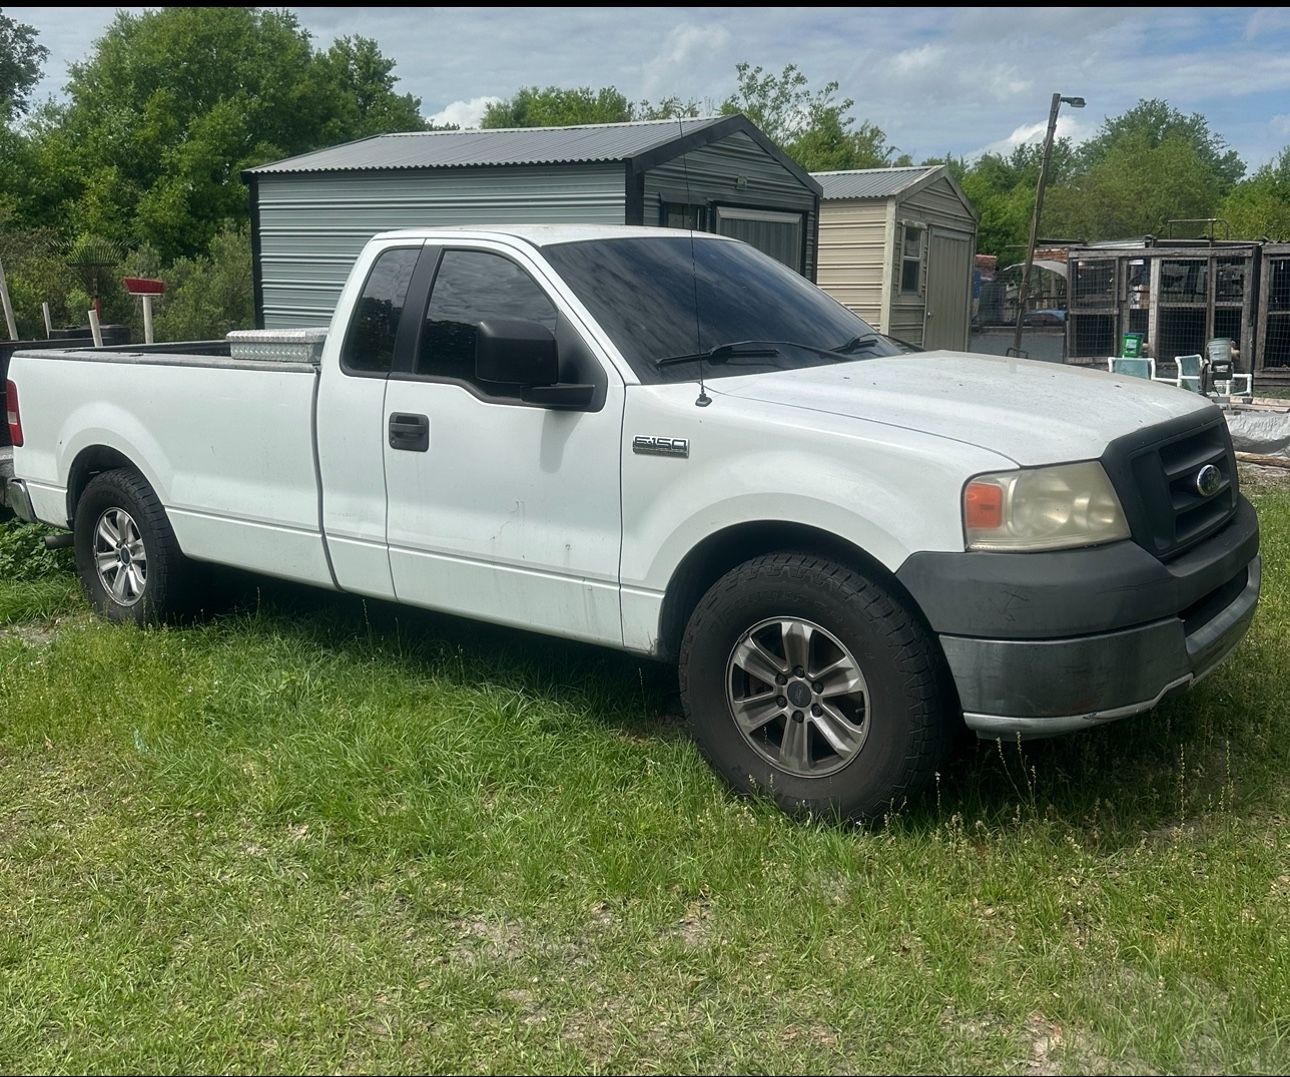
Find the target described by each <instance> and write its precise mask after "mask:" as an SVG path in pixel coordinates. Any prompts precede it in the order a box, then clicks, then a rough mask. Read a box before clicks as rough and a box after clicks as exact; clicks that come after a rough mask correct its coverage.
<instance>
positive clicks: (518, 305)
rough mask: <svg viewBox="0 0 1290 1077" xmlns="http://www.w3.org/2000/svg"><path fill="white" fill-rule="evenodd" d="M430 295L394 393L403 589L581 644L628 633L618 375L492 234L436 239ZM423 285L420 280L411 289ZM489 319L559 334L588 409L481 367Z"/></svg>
mask: <svg viewBox="0 0 1290 1077" xmlns="http://www.w3.org/2000/svg"><path fill="white" fill-rule="evenodd" d="M423 276H424V277H426V278H427V279H428V280H430V282H431V283H430V292H429V302H428V305H427V306H426V307H425V309H424V316H423V317H421V318H420V319H419V321H418V324H417V327H416V336H415V342H414V345H413V347H412V348H411V349H410V350H409V354H408V355H406V356H405V357H404V360H403V363H402V365H401V366H400V365H399V364H398V363H397V362H396V370H395V371H394V373H393V374H391V376H390V379H389V382H388V387H387V391H386V398H385V419H386V427H387V429H386V437H385V439H384V440H385V449H384V452H385V485H386V491H387V495H388V500H389V508H388V516H387V524H386V535H387V539H388V542H389V556H390V568H391V572H392V575H393V581H394V591H395V594H396V596H397V597H398V599H399V600H400V601H402V602H408V603H411V604H414V605H419V606H425V607H428V608H432V609H441V610H447V611H450V612H455V613H462V614H465V615H468V616H474V617H479V618H481V619H484V620H488V621H494V622H497V623H501V624H509V625H515V626H519V627H532V628H535V629H538V630H542V631H547V632H552V633H555V634H558V635H562V636H567V637H571V638H575V639H585V640H592V641H599V642H612V643H621V641H622V625H621V620H620V613H619V601H618V558H619V549H620V545H621V540H622V519H621V512H620V501H619V451H620V444H621V432H622V416H623V398H624V394H623V385H622V380H621V377H620V376H619V375H618V374H617V372H616V371H615V370H614V369H613V367H612V365H611V364H609V363H607V362H605V361H604V359H603V358H602V357H600V356H599V355H598V354H597V352H596V350H595V349H594V347H593V346H592V345H590V344H589V343H588V342H587V338H585V337H584V335H583V334H582V333H581V332H580V331H579V324H580V323H579V321H578V316H577V315H576V314H574V313H573V312H572V311H571V310H570V308H569V307H568V305H567V304H566V303H564V301H563V300H562V299H561V298H560V296H559V295H558V289H556V288H555V287H554V286H553V285H552V284H551V283H550V282H549V281H544V273H543V268H542V267H541V266H540V265H539V264H537V263H536V262H534V261H530V260H528V259H527V257H526V256H525V255H524V254H523V253H522V252H518V251H514V250H510V249H508V248H506V247H504V246H502V245H500V244H497V245H490V244H488V243H487V242H486V241H479V243H478V244H473V243H472V244H463V245H462V246H455V245H454V246H446V247H444V248H442V249H438V248H435V247H433V246H431V245H427V247H426V248H425V251H424V253H423V255H422V262H421V266H420V267H419V268H418V271H417V277H418V278H422V277H423ZM413 291H414V293H415V292H416V285H415V284H414V286H413ZM487 318H512V319H524V320H527V321H532V322H538V323H540V324H541V325H544V326H546V327H547V328H548V329H550V330H551V331H552V332H553V333H554V334H555V335H556V339H557V342H558V345H559V352H560V380H561V381H577V382H593V383H595V384H597V392H596V397H595V399H594V400H593V403H592V404H591V405H589V407H588V410H581V411H562V410H553V409H548V408H543V407H537V406H533V405H529V404H525V403H524V402H523V401H522V400H520V399H519V398H518V396H517V395H516V394H517V392H518V390H516V389H515V388H514V387H509V388H508V387H505V386H498V385H495V384H490V383H486V382H483V381H481V380H480V379H479V378H478V377H476V374H475V335H476V330H477V327H478V325H479V323H480V322H481V321H483V320H485V319H487Z"/></svg>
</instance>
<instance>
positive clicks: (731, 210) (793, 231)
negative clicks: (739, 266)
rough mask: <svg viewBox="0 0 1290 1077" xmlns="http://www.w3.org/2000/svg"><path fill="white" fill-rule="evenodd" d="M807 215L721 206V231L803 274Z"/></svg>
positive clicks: (718, 209)
mask: <svg viewBox="0 0 1290 1077" xmlns="http://www.w3.org/2000/svg"><path fill="white" fill-rule="evenodd" d="M802 217H803V214H801V213H783V212H777V211H775V210H769V209H743V208H742V207H738V206H718V207H717V231H718V232H720V233H721V234H722V235H723V236H730V237H731V238H733V239H742V240H743V241H744V242H745V243H747V244H748V245H749V246H751V247H756V248H757V249H758V250H759V251H761V252H762V253H763V254H769V255H770V256H771V257H772V258H774V259H775V260H776V261H778V262H783V263H784V264H785V265H786V266H788V268H789V269H795V270H797V272H799V273H800V272H802V229H803V221H802Z"/></svg>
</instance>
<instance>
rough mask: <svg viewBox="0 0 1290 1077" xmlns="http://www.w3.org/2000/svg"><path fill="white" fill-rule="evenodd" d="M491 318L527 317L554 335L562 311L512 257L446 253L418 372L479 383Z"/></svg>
mask: <svg viewBox="0 0 1290 1077" xmlns="http://www.w3.org/2000/svg"><path fill="white" fill-rule="evenodd" d="M488 318H523V319H525V320H527V321H531V322H539V323H541V324H542V325H545V326H546V327H547V328H548V329H550V330H551V332H552V333H554V332H555V324H556V310H555V306H554V304H553V303H552V302H551V300H550V299H548V298H547V296H546V293H545V292H543V291H542V289H541V288H539V287H538V286H537V284H536V282H535V281H534V280H533V278H532V277H530V276H529V275H528V274H527V273H526V272H525V271H524V270H523V269H521V268H520V267H519V266H518V265H516V264H515V263H514V262H512V261H511V260H510V259H509V258H504V257H503V256H502V255H500V254H493V253H491V252H489V251H445V252H444V254H443V260H442V261H441V262H440V263H439V272H438V274H437V275H436V276H435V281H434V291H433V292H432V293H431V295H430V305H429V307H428V308H427V310H426V321H425V325H424V326H422V327H421V343H420V346H419V348H418V350H417V360H416V366H415V367H414V373H416V374H420V375H423V376H429V377H437V378H453V379H456V380H460V381H468V382H472V383H475V384H478V381H477V379H476V378H475V332H476V330H477V329H478V327H479V323H480V322H482V321H484V320H485V319H488Z"/></svg>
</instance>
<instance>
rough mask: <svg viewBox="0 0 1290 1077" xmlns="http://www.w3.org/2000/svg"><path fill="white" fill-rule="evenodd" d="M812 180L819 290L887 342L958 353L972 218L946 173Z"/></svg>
mask: <svg viewBox="0 0 1290 1077" xmlns="http://www.w3.org/2000/svg"><path fill="white" fill-rule="evenodd" d="M811 175H812V176H813V177H814V178H815V179H816V180H818V181H819V182H820V185H821V186H822V187H823V188H824V195H823V197H822V199H821V201H820V246H819V263H818V266H819V268H818V278H817V283H818V284H819V286H820V287H821V288H823V289H824V290H825V291H826V292H828V293H829V295H831V296H833V298H834V299H836V300H837V301H838V302H839V303H842V304H844V305H846V306H848V307H850V308H851V309H852V310H854V311H855V312H856V313H857V314H859V315H860V316H861V317H862V318H864V319H865V321H867V322H869V323H870V324H871V325H873V326H874V327H875V328H877V329H879V330H881V331H882V332H884V333H888V334H890V335H891V336H893V337H898V338H899V339H901V340H905V341H908V342H909V343H910V344H915V345H918V346H919V347H922V348H926V349H928V350H933V349H936V348H952V349H958V350H962V349H965V348H966V347H967V346H968V332H969V329H970V322H971V306H972V269H973V255H975V254H976V228H977V215H976V211H975V210H974V209H973V208H972V205H971V203H970V202H968V200H967V196H966V195H965V194H964V193H963V190H962V188H961V187H959V185H958V184H957V183H955V182H954V178H953V177H952V176H951V175H950V174H949V171H948V170H947V169H946V167H945V166H944V165H924V166H921V167H916V168H912V167H911V168H863V169H853V170H851V171H847V172H812V173H811Z"/></svg>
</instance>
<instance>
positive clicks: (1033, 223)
mask: <svg viewBox="0 0 1290 1077" xmlns="http://www.w3.org/2000/svg"><path fill="white" fill-rule="evenodd" d="M1063 101H1065V102H1066V103H1067V104H1068V105H1070V106H1071V108H1083V107H1084V98H1082V97H1063V96H1062V95H1061V94H1059V93H1055V94H1053V103H1052V107H1051V108H1049V110H1048V132H1047V134H1045V135H1044V154H1043V157H1042V159H1041V160H1040V163H1039V184H1038V186H1037V187H1036V188H1035V212H1034V213H1033V214H1032V215H1031V218H1030V243H1029V244H1027V246H1026V268H1025V269H1024V270H1022V273H1021V285H1020V286H1019V287H1018V288H1017V330H1016V332H1015V333H1014V334H1013V337H1012V352H1013V354H1014V355H1019V354H1020V353H1021V327H1022V323H1023V322H1024V321H1025V318H1026V293H1027V292H1028V291H1029V290H1030V270H1031V267H1032V266H1033V265H1034V263H1035V242H1036V240H1037V238H1038V236H1039V216H1040V214H1041V213H1043V211H1044V186H1045V185H1046V184H1047V183H1048V162H1049V161H1050V160H1051V159H1052V156H1053V135H1054V134H1056V133H1057V110H1058V109H1060V108H1061V107H1062V102H1063Z"/></svg>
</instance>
